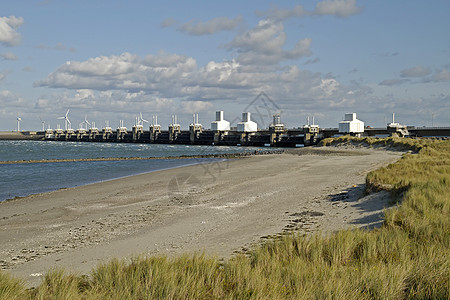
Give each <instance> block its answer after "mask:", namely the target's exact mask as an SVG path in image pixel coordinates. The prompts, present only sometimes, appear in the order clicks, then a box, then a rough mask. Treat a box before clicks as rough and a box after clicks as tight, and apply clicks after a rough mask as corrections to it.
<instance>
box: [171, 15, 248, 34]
mask: <svg viewBox="0 0 450 300" xmlns="http://www.w3.org/2000/svg"><path fill="white" fill-rule="evenodd" d="M242 21H243V18H242V17H241V16H238V17H236V18H234V19H229V18H226V17H217V18H214V19H212V20H209V21H207V22H196V21H194V20H192V21H190V22H187V23H184V24H182V25H181V26H179V27H178V30H180V31H182V32H185V33H188V34H190V35H205V34H214V33H216V32H219V31H224V30H234V29H236V28H237V27H238V26H239V25H240V24H242ZM166 23H167V22H166Z"/></svg>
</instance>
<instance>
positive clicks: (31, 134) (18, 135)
mask: <svg viewBox="0 0 450 300" xmlns="http://www.w3.org/2000/svg"><path fill="white" fill-rule="evenodd" d="M43 139H44V135H43V134H37V132H36V131H20V132H17V131H0V140H30V141H40V140H43Z"/></svg>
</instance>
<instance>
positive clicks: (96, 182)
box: [0, 158, 239, 203]
mask: <svg viewBox="0 0 450 300" xmlns="http://www.w3.org/2000/svg"><path fill="white" fill-rule="evenodd" d="M164 159H171V158H164ZM179 159H181V158H179ZM192 159H194V158H192ZM229 159H232V158H229ZM234 159H239V158H234ZM144 160H145V159H144ZM217 160H218V161H219V162H220V161H224V160H226V159H222V160H220V158H217ZM81 161H83V162H84V160H81ZM88 161H97V160H88ZM64 162H66V161H64ZM68 162H72V161H68ZM214 162H215V161H211V162H197V163H189V164H184V165H179V166H175V167H167V168H161V169H156V170H151V171H144V172H140V173H134V174H131V175H125V176H119V177H113V178H109V179H104V180H99V181H93V182H89V183H81V184H79V185H74V186H67V187H60V188H57V189H49V190H47V191H43V192H37V193H31V194H27V195H25V196H15V197H14V198H8V199H5V200H1V199H0V203H3V202H9V201H15V200H20V199H23V198H27V197H31V196H37V195H43V194H46V193H51V192H55V191H60V190H67V189H73V188H79V187H84V186H88V185H92V184H98V183H102V182H108V181H112V180H120V179H124V178H128V177H133V176H138V175H143V174H149V173H153V172H159V171H165V170H172V169H177V168H183V167H191V166H196V165H201V164H209V163H214Z"/></svg>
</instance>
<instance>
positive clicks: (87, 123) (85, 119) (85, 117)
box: [83, 115, 91, 130]
mask: <svg viewBox="0 0 450 300" xmlns="http://www.w3.org/2000/svg"><path fill="white" fill-rule="evenodd" d="M83 123H84V124H85V125H86V130H88V125H89V126H91V123H89V121H88V120H87V115H85V116H84V122H83Z"/></svg>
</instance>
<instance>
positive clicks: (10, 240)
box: [0, 148, 401, 285]
mask: <svg viewBox="0 0 450 300" xmlns="http://www.w3.org/2000/svg"><path fill="white" fill-rule="evenodd" d="M292 151H293V152H291V153H285V154H274V155H263V156H253V157H248V158H241V159H237V160H231V161H226V162H225V161H223V162H219V163H213V164H209V165H199V166H189V167H182V168H177V169H171V170H164V171H158V172H153V173H148V174H143V175H138V176H133V177H128V178H123V179H118V180H112V181H107V182H102V183H97V184H92V185H87V186H83V187H76V188H70V189H65V190H59V191H55V192H50V193H45V194H40V195H34V196H30V197H26V198H23V199H19V200H14V201H8V202H4V203H0V241H1V246H0V267H1V268H2V269H4V270H8V272H9V273H11V274H13V275H16V276H21V277H22V278H24V279H25V280H27V282H28V283H29V284H31V285H35V284H38V283H39V282H40V274H44V273H45V272H46V271H47V270H48V269H50V268H53V267H63V268H67V269H68V270H71V271H77V272H81V273H86V274H87V273H89V271H90V270H91V269H92V268H93V267H94V266H95V265H96V264H98V263H100V262H105V261H107V260H108V259H110V258H113V257H121V258H125V257H131V256H133V255H138V254H156V253H164V254H173V253H185V252H192V251H206V252H207V253H208V254H211V255H218V256H221V257H229V256H230V255H231V254H232V253H233V252H234V251H238V250H241V249H242V248H243V247H249V246H251V245H252V244H254V243H256V242H259V241H261V240H263V239H264V238H266V237H267V236H270V235H276V234H278V233H281V232H283V231H291V230H297V231H300V232H310V231H315V230H319V229H320V230H323V231H331V230H337V229H341V228H346V227H349V226H376V225H379V224H380V223H381V221H382V211H383V208H384V206H385V204H386V201H387V198H388V197H387V195H386V194H385V193H381V194H376V195H370V196H368V197H365V198H362V199H359V198H360V197H361V196H362V189H363V186H364V180H365V174H366V173H367V172H368V171H369V170H372V169H374V168H377V167H378V166H380V165H384V164H386V163H388V162H392V161H395V160H397V159H398V158H399V157H400V155H401V153H396V152H389V151H384V150H368V149H361V150H342V149H341V150H337V149H336V150H329V149H328V148H327V149H315V150H311V149H304V150H301V149H297V150H292ZM299 154H302V155H299ZM330 195H331V196H330Z"/></svg>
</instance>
